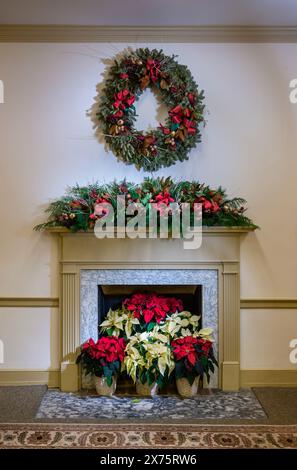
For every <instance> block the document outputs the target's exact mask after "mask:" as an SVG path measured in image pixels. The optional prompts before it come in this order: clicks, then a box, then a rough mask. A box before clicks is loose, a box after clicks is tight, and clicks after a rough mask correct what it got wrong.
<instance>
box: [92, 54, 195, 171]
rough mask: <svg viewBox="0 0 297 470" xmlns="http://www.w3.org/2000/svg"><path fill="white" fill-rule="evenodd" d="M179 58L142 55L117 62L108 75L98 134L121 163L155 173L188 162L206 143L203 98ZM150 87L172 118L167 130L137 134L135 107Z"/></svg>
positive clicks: (169, 117)
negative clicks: (202, 131)
mask: <svg viewBox="0 0 297 470" xmlns="http://www.w3.org/2000/svg"><path fill="white" fill-rule="evenodd" d="M175 57H176V56H166V55H164V54H163V51H162V50H160V51H158V50H156V49H153V50H149V49H147V48H146V49H137V50H135V51H129V52H127V53H126V54H124V55H123V56H122V57H121V59H120V60H115V61H114V64H113V65H112V66H111V67H110V69H109V70H108V76H107V80H106V82H105V87H104V89H103V92H102V94H101V96H100V103H99V110H98V112H97V113H96V115H97V117H98V130H99V132H100V133H102V134H103V135H104V137H105V141H106V143H107V145H108V147H109V148H110V150H112V152H113V153H114V154H115V155H116V156H117V158H118V159H119V160H121V161H123V162H124V163H126V164H134V165H135V166H136V168H137V169H141V168H142V169H144V170H145V171H156V170H158V169H160V168H161V167H168V166H171V165H173V164H175V163H176V162H177V161H183V160H187V159H188V153H189V151H190V150H191V149H192V148H194V147H195V146H196V144H197V143H198V142H200V140H201V134H200V130H199V125H200V124H201V123H203V122H204V117H203V110H204V105H203V100H204V92H203V90H198V86H197V84H196V82H195V81H194V79H193V77H192V74H191V72H190V70H189V69H188V68H187V67H186V66H185V65H180V64H178V63H177V61H176V60H175ZM147 87H150V88H151V89H152V90H153V91H156V90H158V91H159V93H160V96H161V100H162V102H163V103H164V104H165V105H166V106H167V108H168V117H167V119H166V121H165V123H164V124H163V125H162V124H160V126H159V127H157V128H156V129H153V130H149V131H148V132H146V133H145V132H143V131H138V130H137V129H135V127H134V123H135V121H136V118H137V114H136V108H135V103H136V102H137V99H138V98H139V96H140V95H141V93H142V92H143V91H144V90H145V89H146V88H147Z"/></svg>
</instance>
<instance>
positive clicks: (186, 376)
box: [171, 328, 218, 397]
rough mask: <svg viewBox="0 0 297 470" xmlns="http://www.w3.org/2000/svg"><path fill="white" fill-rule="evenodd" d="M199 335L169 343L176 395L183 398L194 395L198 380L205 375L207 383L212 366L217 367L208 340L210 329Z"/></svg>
mask: <svg viewBox="0 0 297 470" xmlns="http://www.w3.org/2000/svg"><path fill="white" fill-rule="evenodd" d="M199 333H200V335H199ZM199 333H198V334H196V335H192V336H184V337H180V338H177V339H174V340H173V341H172V342H171V347H172V351H173V355H174V361H175V377H176V386H177V390H178V393H179V394H180V395H181V396H184V397H192V396H194V395H196V394H197V391H198V385H199V378H200V379H203V377H204V375H206V377H207V380H208V382H209V380H210V372H214V365H216V366H217V365H218V363H217V361H216V358H215V357H214V353H213V346H212V341H211V340H210V333H211V330H210V328H207V329H206V328H205V329H204V330H200V332H199Z"/></svg>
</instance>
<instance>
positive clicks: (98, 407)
mask: <svg viewBox="0 0 297 470" xmlns="http://www.w3.org/2000/svg"><path fill="white" fill-rule="evenodd" d="M36 418H37V419H63V420H69V419H76V420H83V419H89V420H104V419H107V420H115V419H116V420H124V421H125V422H127V421H131V420H133V421H134V422H135V421H139V420H144V421H145V420H149V421H150V422H154V421H156V422H159V421H160V419H162V420H167V421H173V422H174V421H176V420H185V421H186V422H189V420H195V419H263V418H264V419H265V418H266V415H265V413H264V411H263V409H262V407H261V405H260V403H259V401H258V400H257V398H256V396H255V395H254V394H253V392H252V391H251V390H240V391H239V392H223V391H222V390H213V391H212V393H211V394H208V395H197V396H196V397H194V398H191V399H182V398H181V397H178V396H166V397H165V396H160V395H157V396H155V397H153V398H139V397H138V398H134V399H133V398H131V397H119V396H114V397H112V398H107V397H99V396H98V395H97V396H82V395H79V394H73V393H65V392H60V391H57V390H49V391H48V392H47V393H46V394H45V395H44V397H43V399H42V402H41V405H40V408H39V410H38V413H37V415H36Z"/></svg>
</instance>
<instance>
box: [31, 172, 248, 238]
mask: <svg viewBox="0 0 297 470" xmlns="http://www.w3.org/2000/svg"><path fill="white" fill-rule="evenodd" d="M117 196H125V207H126V208H127V207H128V206H129V204H133V203H141V204H143V205H144V206H145V207H148V205H149V204H150V203H157V204H158V203H160V204H161V203H162V204H166V205H167V206H168V205H169V204H170V203H171V202H176V203H178V204H181V203H190V204H194V203H201V204H202V214H203V221H202V222H203V225H204V226H226V227H235V226H240V227H254V228H256V226H255V225H254V224H253V222H252V221H251V219H249V218H248V217H247V216H246V215H245V211H246V201H245V200H244V199H242V198H239V197H236V198H233V199H230V198H228V197H227V195H226V191H225V190H224V189H222V188H221V187H219V188H217V189H211V188H210V187H209V186H207V185H205V184H201V183H199V182H198V181H179V182H178V181H174V180H173V179H172V178H170V177H168V178H155V179H154V178H145V179H144V181H143V182H142V183H139V184H135V183H131V182H127V181H126V180H123V181H121V182H119V183H118V182H116V181H114V182H112V183H109V184H103V185H102V184H99V183H93V184H90V185H88V186H78V185H76V186H74V187H72V188H69V189H68V191H67V194H66V195H65V196H64V197H62V198H61V199H58V200H57V201H54V202H52V203H51V204H50V205H49V207H48V208H47V210H46V212H47V213H48V215H49V216H48V220H47V222H45V223H43V224H40V225H37V226H36V227H35V230H44V229H47V228H50V227H66V228H68V229H70V230H71V231H73V232H77V231H79V230H83V231H86V230H88V229H92V228H93V227H94V225H95V223H96V220H97V219H98V218H100V215H99V214H98V213H97V212H96V205H97V204H100V203H108V204H111V205H112V207H113V209H114V213H115V218H116V211H117ZM148 213H149V211H148V210H147V214H148ZM101 216H102V215H101ZM129 217H131V216H127V215H126V222H127V221H128V220H129ZM115 222H116V221H115ZM147 225H149V219H148V218H147ZM169 226H170V216H169Z"/></svg>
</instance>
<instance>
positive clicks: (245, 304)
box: [240, 299, 297, 310]
mask: <svg viewBox="0 0 297 470" xmlns="http://www.w3.org/2000/svg"><path fill="white" fill-rule="evenodd" d="M240 308H242V309H262V308H263V309H268V310H270V309H278V308H279V309H288V308H296V309H297V299H241V300H240Z"/></svg>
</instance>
